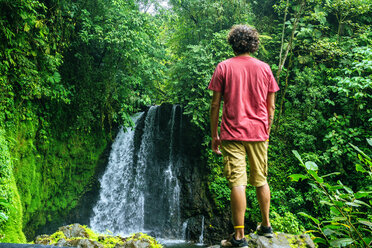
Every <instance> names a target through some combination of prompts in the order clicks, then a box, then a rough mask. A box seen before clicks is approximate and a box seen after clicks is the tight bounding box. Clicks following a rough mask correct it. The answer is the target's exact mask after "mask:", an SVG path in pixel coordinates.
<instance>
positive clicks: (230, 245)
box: [220, 240, 249, 248]
mask: <svg viewBox="0 0 372 248" xmlns="http://www.w3.org/2000/svg"><path fill="white" fill-rule="evenodd" d="M224 247H229V248H249V247H248V245H245V246H233V245H232V244H231V242H230V241H227V240H222V241H221V244H220V248H224Z"/></svg>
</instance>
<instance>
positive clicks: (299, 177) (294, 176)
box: [289, 174, 308, 182]
mask: <svg viewBox="0 0 372 248" xmlns="http://www.w3.org/2000/svg"><path fill="white" fill-rule="evenodd" d="M289 178H291V180H292V181H295V182H298V181H299V180H303V179H307V178H308V177H307V176H306V175H302V174H292V175H290V176H289Z"/></svg>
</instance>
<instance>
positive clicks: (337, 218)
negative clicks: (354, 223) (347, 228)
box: [332, 216, 347, 222]
mask: <svg viewBox="0 0 372 248" xmlns="http://www.w3.org/2000/svg"><path fill="white" fill-rule="evenodd" d="M332 220H333V221H336V222H338V221H345V220H347V218H346V217H341V216H335V217H332Z"/></svg>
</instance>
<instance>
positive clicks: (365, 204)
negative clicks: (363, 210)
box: [354, 200, 371, 208]
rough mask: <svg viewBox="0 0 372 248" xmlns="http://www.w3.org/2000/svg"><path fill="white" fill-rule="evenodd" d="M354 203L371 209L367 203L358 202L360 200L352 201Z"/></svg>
mask: <svg viewBox="0 0 372 248" xmlns="http://www.w3.org/2000/svg"><path fill="white" fill-rule="evenodd" d="M354 203H356V204H360V205H364V206H366V207H369V208H370V207H371V206H370V205H368V204H367V203H365V202H364V201H360V200H354Z"/></svg>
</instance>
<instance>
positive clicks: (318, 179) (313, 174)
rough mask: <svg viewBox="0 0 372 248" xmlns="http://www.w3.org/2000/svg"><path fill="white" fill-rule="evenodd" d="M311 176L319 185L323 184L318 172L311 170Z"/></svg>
mask: <svg viewBox="0 0 372 248" xmlns="http://www.w3.org/2000/svg"><path fill="white" fill-rule="evenodd" d="M309 174H310V175H312V176H313V177H314V179H315V180H316V181H317V182H318V183H323V181H324V180H323V178H321V177H319V176H318V174H316V171H313V170H309Z"/></svg>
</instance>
